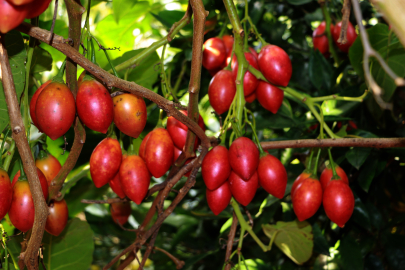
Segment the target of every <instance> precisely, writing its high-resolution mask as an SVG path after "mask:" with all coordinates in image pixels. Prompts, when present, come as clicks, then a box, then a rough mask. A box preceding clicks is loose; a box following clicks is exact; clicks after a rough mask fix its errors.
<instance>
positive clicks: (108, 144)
mask: <svg viewBox="0 0 405 270" xmlns="http://www.w3.org/2000/svg"><path fill="white" fill-rule="evenodd" d="M121 160H122V151H121V147H120V143H119V142H118V140H117V139H113V138H105V139H104V140H102V141H101V142H100V143H99V144H98V145H97V146H96V148H94V150H93V153H92V154H91V156H90V174H91V178H92V179H93V182H94V185H95V186H96V187H98V188H100V187H102V186H104V185H105V184H107V183H108V181H110V180H111V179H113V178H114V176H115V175H116V174H117V173H118V170H119V169H120V166H121Z"/></svg>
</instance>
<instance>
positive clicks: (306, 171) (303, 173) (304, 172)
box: [290, 170, 311, 198]
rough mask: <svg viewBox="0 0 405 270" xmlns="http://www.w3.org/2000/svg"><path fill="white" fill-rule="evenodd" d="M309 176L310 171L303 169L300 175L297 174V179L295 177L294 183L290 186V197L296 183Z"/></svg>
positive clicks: (296, 185)
mask: <svg viewBox="0 0 405 270" xmlns="http://www.w3.org/2000/svg"><path fill="white" fill-rule="evenodd" d="M310 176H311V172H309V171H308V170H305V171H303V172H302V173H301V174H300V175H298V177H297V179H295V181H294V183H293V184H292V187H291V192H290V194H291V198H292V197H293V196H294V192H295V190H296V189H297V187H298V185H299V184H300V183H301V182H302V181H303V180H304V179H307V178H308V177H310Z"/></svg>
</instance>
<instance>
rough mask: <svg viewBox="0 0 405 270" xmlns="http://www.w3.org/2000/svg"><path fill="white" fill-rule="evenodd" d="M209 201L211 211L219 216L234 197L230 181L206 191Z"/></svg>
mask: <svg viewBox="0 0 405 270" xmlns="http://www.w3.org/2000/svg"><path fill="white" fill-rule="evenodd" d="M205 195H206V197H207V203H208V206H209V208H210V209H211V211H212V212H213V213H214V214H215V215H216V216H217V215H218V214H219V213H221V212H222V211H224V210H225V208H226V207H227V206H228V204H229V202H230V201H231V199H232V193H231V188H230V185H229V182H228V181H225V182H224V183H222V185H220V186H219V187H218V188H217V189H214V190H209V189H208V188H207V191H206V193H205Z"/></svg>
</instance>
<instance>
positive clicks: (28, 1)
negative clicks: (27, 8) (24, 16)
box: [7, 0, 34, 6]
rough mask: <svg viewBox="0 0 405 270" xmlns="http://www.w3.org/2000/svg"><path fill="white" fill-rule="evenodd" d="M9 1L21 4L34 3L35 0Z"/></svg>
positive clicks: (17, 4)
mask: <svg viewBox="0 0 405 270" xmlns="http://www.w3.org/2000/svg"><path fill="white" fill-rule="evenodd" d="M7 1H8V2H9V3H11V4H13V5H16V6H21V5H26V4H29V3H32V2H33V1H34V0H7Z"/></svg>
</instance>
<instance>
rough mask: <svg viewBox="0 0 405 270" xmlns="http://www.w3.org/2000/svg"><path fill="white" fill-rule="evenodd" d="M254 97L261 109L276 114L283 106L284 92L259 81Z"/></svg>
mask: <svg viewBox="0 0 405 270" xmlns="http://www.w3.org/2000/svg"><path fill="white" fill-rule="evenodd" d="M256 96H257V100H258V101H259V103H260V104H261V105H262V106H263V108H265V109H266V110H268V111H271V112H272V113H274V114H276V113H277V111H278V109H279V108H280V107H281V104H283V99H284V91H283V90H281V89H280V88H278V87H276V86H274V85H271V84H270V83H267V82H264V81H260V82H259V85H258V86H257V89H256Z"/></svg>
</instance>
